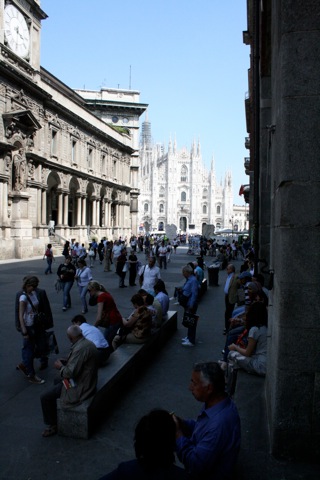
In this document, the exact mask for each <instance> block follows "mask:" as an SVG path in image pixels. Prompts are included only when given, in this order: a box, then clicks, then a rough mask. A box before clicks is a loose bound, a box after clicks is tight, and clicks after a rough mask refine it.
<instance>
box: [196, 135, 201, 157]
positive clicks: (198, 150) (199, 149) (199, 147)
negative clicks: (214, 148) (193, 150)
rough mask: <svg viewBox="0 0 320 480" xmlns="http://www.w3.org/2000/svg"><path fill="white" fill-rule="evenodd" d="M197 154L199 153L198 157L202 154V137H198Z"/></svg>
mask: <svg viewBox="0 0 320 480" xmlns="http://www.w3.org/2000/svg"><path fill="white" fill-rule="evenodd" d="M197 155H198V157H200V156H201V146H200V138H199V139H198V147H197Z"/></svg>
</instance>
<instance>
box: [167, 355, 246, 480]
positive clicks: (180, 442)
mask: <svg viewBox="0 0 320 480" xmlns="http://www.w3.org/2000/svg"><path fill="white" fill-rule="evenodd" d="M189 390H190V391H191V393H192V395H193V396H194V398H195V399H196V400H198V401H199V402H203V403H204V406H203V408H202V410H201V412H200V414H199V416H198V418H197V420H182V419H181V418H179V417H177V416H176V415H173V420H174V421H175V423H176V452H177V455H178V458H179V460H180V461H181V462H182V463H183V464H184V466H185V468H186V470H187V472H189V473H190V474H191V475H192V478H197V479H198V480H209V479H216V480H222V479H224V480H231V478H233V473H234V467H235V464H236V460H237V457H238V453H239V448H240V441H241V431H240V419H239V415H238V411H237V408H236V406H235V404H234V403H233V401H232V400H231V399H230V398H229V397H228V396H227V394H226V393H225V379H224V373H223V372H222V370H221V369H220V366H219V365H218V363H216V362H208V363H198V364H195V365H194V367H193V371H192V376H191V382H190V386H189Z"/></svg>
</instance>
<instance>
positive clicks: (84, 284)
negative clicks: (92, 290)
mask: <svg viewBox="0 0 320 480" xmlns="http://www.w3.org/2000/svg"><path fill="white" fill-rule="evenodd" d="M74 278H75V280H77V284H78V289H79V293H80V299H81V303H82V312H81V313H87V312H88V305H87V300H86V294H87V291H88V283H89V282H90V280H92V273H91V270H90V268H89V267H87V263H86V261H85V260H84V259H82V258H79V260H78V268H77V271H76V275H75V277H74Z"/></svg>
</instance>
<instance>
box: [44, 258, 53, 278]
mask: <svg viewBox="0 0 320 480" xmlns="http://www.w3.org/2000/svg"><path fill="white" fill-rule="evenodd" d="M47 264H48V266H47V268H46V269H45V272H44V273H45V274H47V273H52V270H51V265H52V258H49V257H47Z"/></svg>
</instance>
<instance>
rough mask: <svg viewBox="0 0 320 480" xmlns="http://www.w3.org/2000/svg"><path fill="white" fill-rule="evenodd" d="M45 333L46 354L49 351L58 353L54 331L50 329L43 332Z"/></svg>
mask: <svg viewBox="0 0 320 480" xmlns="http://www.w3.org/2000/svg"><path fill="white" fill-rule="evenodd" d="M45 335H46V345H47V351H48V354H50V353H55V354H58V353H59V347H58V342H57V339H56V336H55V334H54V331H53V330H51V331H50V332H45Z"/></svg>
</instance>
